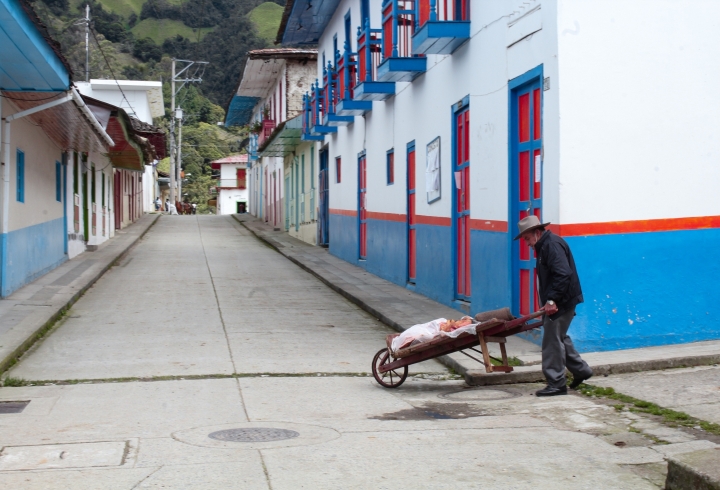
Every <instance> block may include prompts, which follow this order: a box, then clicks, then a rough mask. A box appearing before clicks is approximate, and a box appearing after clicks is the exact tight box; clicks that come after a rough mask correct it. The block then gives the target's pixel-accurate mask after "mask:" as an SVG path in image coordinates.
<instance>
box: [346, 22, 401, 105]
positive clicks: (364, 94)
mask: <svg viewBox="0 0 720 490" xmlns="http://www.w3.org/2000/svg"><path fill="white" fill-rule="evenodd" d="M382 35H383V31H382V29H370V22H369V21H368V20H367V19H366V21H365V26H364V27H363V28H358V68H357V73H358V80H357V85H356V86H355V87H354V88H353V100H356V101H373V100H385V99H387V98H389V97H392V96H393V95H395V82H388V81H384V82H383V81H379V80H378V67H379V66H380V62H381V60H382ZM370 109H372V107H371V108H370ZM370 109H368V110H370Z"/></svg>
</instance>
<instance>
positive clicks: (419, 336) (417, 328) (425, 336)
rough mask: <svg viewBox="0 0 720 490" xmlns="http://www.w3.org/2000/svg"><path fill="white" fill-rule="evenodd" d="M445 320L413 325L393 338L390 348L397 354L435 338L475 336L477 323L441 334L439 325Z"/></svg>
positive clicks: (440, 319)
mask: <svg viewBox="0 0 720 490" xmlns="http://www.w3.org/2000/svg"><path fill="white" fill-rule="evenodd" d="M446 321H447V320H446V319H445V318H438V319H437V320H433V321H431V322H428V323H421V324H420V325H413V326H412V327H410V328H408V329H407V330H405V331H404V332H403V333H401V334H400V335H398V336H397V337H395V338H394V339H393V341H392V344H391V345H390V347H391V348H392V350H393V352H397V351H399V350H400V349H404V348H405V347H409V346H411V345H415V344H421V343H423V342H429V341H430V340H432V339H434V338H435V337H440V336H442V337H451V338H457V337H459V336H460V335H462V334H464V333H471V334H473V335H476V334H477V331H476V330H475V329H476V327H477V326H478V325H479V323H473V324H471V325H467V326H465V327H461V328H458V329H457V330H453V331H452V332H443V331H442V330H440V324H441V323H443V322H446Z"/></svg>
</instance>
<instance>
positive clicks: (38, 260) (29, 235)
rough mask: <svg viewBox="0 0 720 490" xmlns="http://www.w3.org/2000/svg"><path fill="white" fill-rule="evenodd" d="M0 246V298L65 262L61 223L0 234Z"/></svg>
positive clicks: (52, 222) (58, 220)
mask: <svg viewBox="0 0 720 490" xmlns="http://www.w3.org/2000/svg"><path fill="white" fill-rule="evenodd" d="M0 246H1V247H2V250H1V251H0V257H2V259H3V260H2V263H0V280H1V282H2V284H1V285H0V296H2V297H6V296H9V295H10V294H11V293H12V292H13V291H16V290H18V289H19V288H21V287H22V286H24V285H26V284H28V283H30V282H32V281H34V280H35V279H37V278H38V277H40V276H42V275H44V274H47V273H48V272H50V271H51V270H53V269H55V268H56V267H57V266H59V265H60V264H62V263H63V262H65V261H66V260H67V255H66V254H65V233H64V220H63V219H62V218H58V219H56V220H53V221H48V222H46V223H41V224H38V225H33V226H28V227H27V228H22V229H20V230H15V231H11V232H10V233H7V234H2V235H1V239H0Z"/></svg>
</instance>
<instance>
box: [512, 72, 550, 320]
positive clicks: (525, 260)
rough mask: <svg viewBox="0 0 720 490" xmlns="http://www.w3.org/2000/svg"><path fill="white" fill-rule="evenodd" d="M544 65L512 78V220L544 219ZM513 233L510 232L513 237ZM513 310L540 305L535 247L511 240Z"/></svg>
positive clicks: (524, 310) (529, 309)
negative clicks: (532, 216) (530, 216)
mask: <svg viewBox="0 0 720 490" xmlns="http://www.w3.org/2000/svg"><path fill="white" fill-rule="evenodd" d="M541 84H542V67H539V68H536V69H535V70H532V71H530V72H528V73H526V74H525V75H522V76H520V77H518V78H516V79H514V80H512V81H511V82H510V88H511V92H510V183H511V186H510V187H511V189H510V222H511V224H514V223H516V222H517V221H520V220H521V219H523V218H524V217H526V216H529V215H531V214H534V215H535V216H537V217H538V219H540V220H541V221H542V182H541V181H542V87H541ZM512 236H513V234H510V237H511V238H512ZM510 247H511V255H510V256H511V258H512V291H513V298H512V304H513V312H514V313H515V314H520V315H528V314H530V313H531V312H533V311H537V309H538V299H537V294H535V284H536V283H537V276H536V272H535V251H534V250H532V249H531V248H530V247H529V246H528V245H527V244H526V243H525V242H524V241H523V240H511V244H510Z"/></svg>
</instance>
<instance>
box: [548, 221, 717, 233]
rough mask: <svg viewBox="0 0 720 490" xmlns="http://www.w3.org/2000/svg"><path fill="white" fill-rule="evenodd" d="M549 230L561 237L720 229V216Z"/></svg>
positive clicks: (559, 227)
mask: <svg viewBox="0 0 720 490" xmlns="http://www.w3.org/2000/svg"><path fill="white" fill-rule="evenodd" d="M549 228H550V229H551V230H552V231H553V232H554V233H557V234H559V235H561V236H588V235H612V234H621V233H648V232H657V231H681V230H700V229H707V228H720V216H697V217H693V218H667V219H648V220H637V221H608V222H605V223H577V224H567V225H550V226H549Z"/></svg>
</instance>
